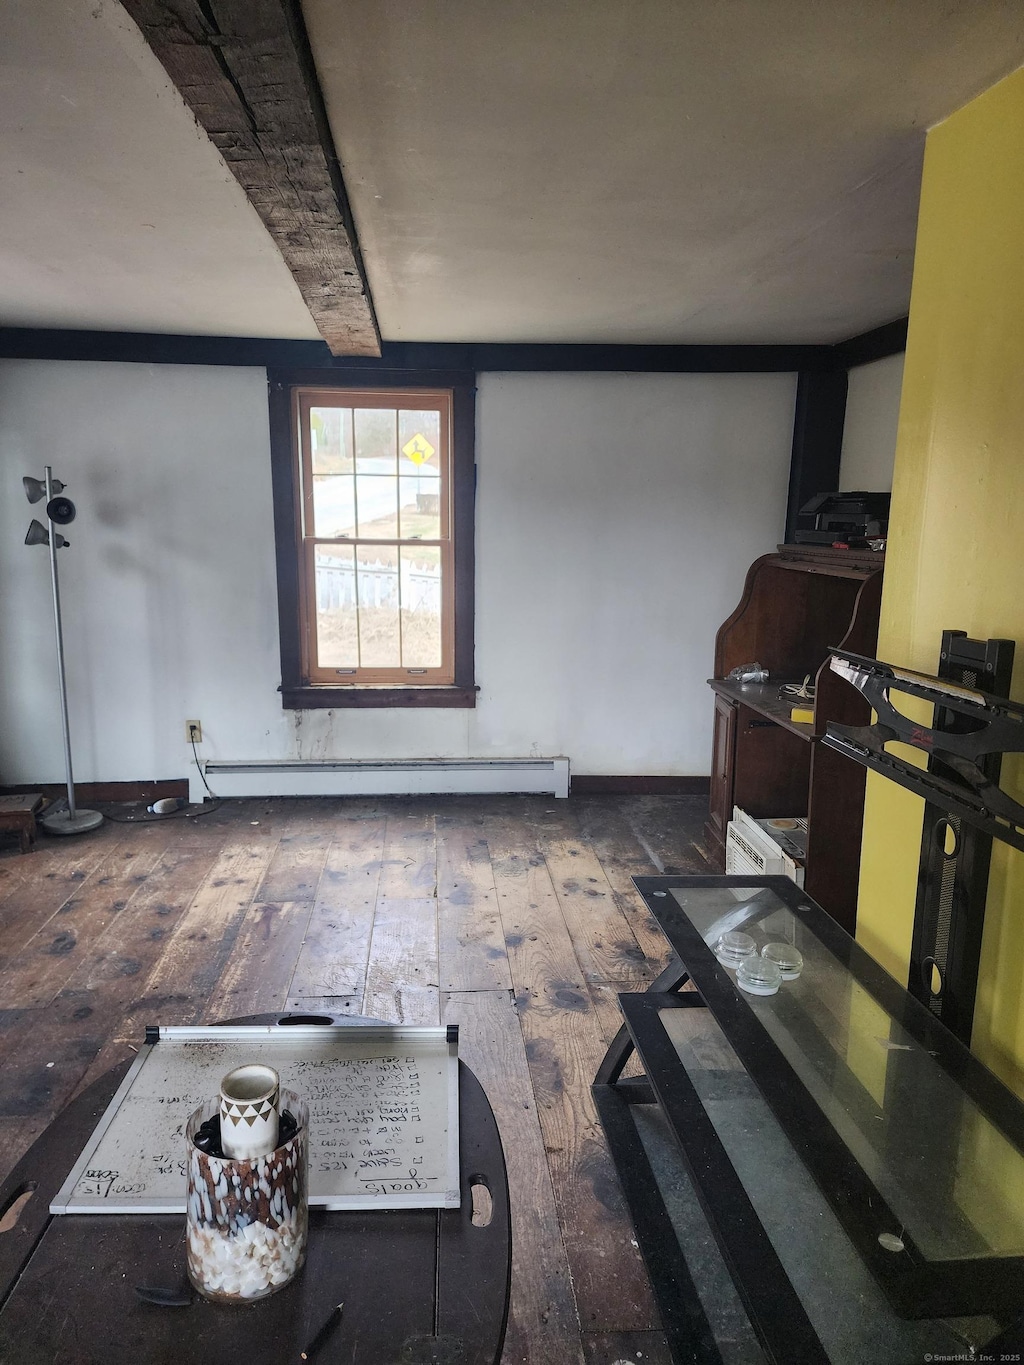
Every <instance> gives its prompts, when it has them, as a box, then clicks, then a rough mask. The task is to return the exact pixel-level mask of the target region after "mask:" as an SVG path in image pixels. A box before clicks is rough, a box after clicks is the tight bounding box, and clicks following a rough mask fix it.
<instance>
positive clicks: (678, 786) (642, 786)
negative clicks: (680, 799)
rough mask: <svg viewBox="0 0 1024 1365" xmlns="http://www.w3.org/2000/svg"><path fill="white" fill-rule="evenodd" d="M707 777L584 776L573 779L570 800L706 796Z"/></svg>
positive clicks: (709, 779) (586, 774) (707, 789)
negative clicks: (589, 797) (593, 797)
mask: <svg viewBox="0 0 1024 1365" xmlns="http://www.w3.org/2000/svg"><path fill="white" fill-rule="evenodd" d="M710 793H711V778H710V777H664V776H657V775H655V776H638V777H633V776H627V777H616V776H612V775H606V774H604V773H583V774H580V775H579V776H577V775H576V774H575V773H574V774H573V777H572V794H573V796H592V795H597V794H601V795H608V796H709V795H710Z"/></svg>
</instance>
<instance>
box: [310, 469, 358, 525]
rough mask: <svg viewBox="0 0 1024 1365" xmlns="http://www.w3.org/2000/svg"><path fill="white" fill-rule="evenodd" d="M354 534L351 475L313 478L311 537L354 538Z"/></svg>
mask: <svg viewBox="0 0 1024 1365" xmlns="http://www.w3.org/2000/svg"><path fill="white" fill-rule="evenodd" d="M355 533H356V505H355V482H354V480H353V478H352V475H351V474H315V475H314V476H313V534H314V535H315V536H324V537H330V536H354V535H355Z"/></svg>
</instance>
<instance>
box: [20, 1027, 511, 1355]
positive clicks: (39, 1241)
mask: <svg viewBox="0 0 1024 1365" xmlns="http://www.w3.org/2000/svg"><path fill="white" fill-rule="evenodd" d="M289 1020H290V1021H292V1022H294V1023H300V1022H301V1023H312V1022H318V1023H323V1024H345V1025H353V1026H356V1027H358V1026H359V1025H360V1024H379V1023H380V1022H381V1021H379V1020H368V1019H367V1020H363V1019H352V1018H350V1017H345V1016H333V1017H332V1016H330V1015H317V1016H310V1015H294V1014H293V1015H287V1014H285V1015H277V1014H260V1015H254V1016H250V1017H249V1018H245V1019H232V1020H229V1021H226V1022H229V1023H232V1024H273V1023H282V1024H283V1023H286V1022H287V1021H289ZM128 1065H129V1064H128V1063H127V1062H125V1063H124V1064H123V1065H121V1066H119V1067H116V1068H115V1069H114V1070H112V1071H110V1072H108V1073H107V1075H105V1076H103V1077H102V1078H101V1079H100V1080H98V1081H96V1083H95V1084H94V1085H92V1086H90V1087H89V1089H88V1090H86V1091H84V1092H83V1093H82V1094H81V1095H80V1096H79V1097H78V1098H77V1099H75V1100H73V1101H72V1102H71V1104H69V1105H68V1106H67V1108H66V1109H64V1110H63V1111H62V1112H61V1113H60V1114H59V1115H58V1116H57V1117H56V1118H55V1119H54V1121H53V1123H51V1124H50V1126H49V1128H47V1130H46V1132H45V1133H43V1134H42V1136H41V1137H39V1139H38V1140H37V1141H36V1142H35V1143H34V1144H33V1146H32V1147H31V1148H30V1149H29V1150H28V1152H26V1153H25V1155H24V1157H23V1158H22V1159H21V1161H20V1162H19V1163H18V1165H17V1166H16V1167H15V1169H14V1170H13V1171H12V1172H11V1174H10V1176H9V1177H8V1179H7V1180H6V1181H5V1182H4V1184H3V1186H2V1188H0V1220H2V1219H3V1215H4V1213H5V1212H6V1211H7V1210H9V1209H11V1208H12V1206H13V1205H14V1204H15V1203H16V1202H17V1201H18V1199H19V1198H20V1197H21V1196H22V1195H24V1194H25V1193H26V1192H27V1191H31V1194H30V1197H29V1198H28V1199H27V1200H25V1202H24V1203H23V1205H22V1206H21V1208H20V1210H19V1213H18V1218H17V1222H16V1223H15V1224H14V1226H13V1227H12V1228H10V1229H9V1230H8V1231H6V1232H0V1305H2V1307H0V1361H2V1362H4V1365H179V1362H192V1361H195V1362H204V1365H205V1362H210V1365H286V1362H289V1361H294V1362H296V1365H300V1362H301V1352H302V1351H303V1349H304V1348H305V1347H306V1346H308V1345H309V1343H310V1342H311V1341H312V1339H313V1338H314V1337H315V1336H316V1334H317V1332H318V1330H319V1329H320V1327H321V1326H322V1325H323V1324H324V1322H325V1321H326V1320H327V1318H328V1317H329V1316H330V1314H331V1312H332V1310H333V1308H334V1306H335V1305H336V1304H339V1303H344V1305H345V1307H344V1312H343V1314H342V1316H341V1320H340V1322H339V1323H338V1325H337V1327H336V1329H335V1330H334V1331H333V1332H331V1334H330V1336H329V1337H328V1339H327V1340H326V1341H325V1343H324V1344H323V1346H322V1347H321V1348H320V1350H319V1351H318V1352H317V1353H316V1360H317V1362H321V1363H322V1365H341V1362H344V1363H345V1365H495V1363H496V1362H497V1361H498V1360H499V1359H500V1356H501V1349H502V1344H503V1341H504V1337H505V1323H506V1319H507V1316H508V1299H509V1274H510V1265H511V1224H510V1220H509V1202H508V1181H507V1176H506V1171H505V1160H504V1155H503V1153H502V1149H501V1139H500V1137H499V1135H498V1129H497V1125H496V1124H495V1122H494V1115H493V1114H492V1112H491V1107H490V1104H489V1103H488V1101H487V1096H486V1095H485V1094H484V1092H483V1089H482V1088H481V1086H480V1083H479V1081H477V1079H476V1077H475V1076H474V1075H473V1073H472V1072H471V1071H470V1070H469V1068H468V1067H467V1066H466V1065H465V1064H464V1063H462V1062H460V1063H459V1147H460V1167H461V1188H462V1204H461V1207H460V1208H458V1209H402V1210H389V1211H379V1212H373V1211H364V1210H358V1211H355V1210H348V1211H345V1212H340V1213H339V1212H327V1211H326V1210H324V1209H319V1208H314V1209H310V1213H309V1248H308V1253H307V1258H306V1264H305V1267H304V1269H303V1270H302V1271H301V1272H300V1273H299V1274H298V1275H297V1276H296V1278H295V1280H294V1281H293V1282H292V1283H291V1284H289V1285H287V1286H286V1287H285V1288H284V1289H282V1290H280V1291H279V1292H278V1293H277V1294H274V1295H272V1296H271V1297H270V1298H267V1299H263V1300H261V1301H260V1302H258V1303H254V1304H247V1305H243V1306H235V1305H223V1304H213V1303H207V1302H206V1301H205V1300H204V1299H201V1298H199V1297H198V1295H197V1296H195V1297H193V1299H192V1301H191V1302H190V1303H188V1304H187V1306H183V1307H163V1306H158V1305H156V1304H153V1303H149V1302H144V1301H143V1300H142V1299H140V1297H139V1296H138V1294H137V1293H136V1287H137V1286H157V1287H166V1288H168V1289H171V1290H175V1289H178V1290H180V1289H186V1291H187V1280H186V1275H185V1248H184V1232H185V1220H184V1216H183V1215H181V1214H175V1215H159V1216H155V1215H149V1214H119V1215H118V1214H77V1215H76V1214H64V1215H60V1216H51V1214H50V1212H49V1205H50V1201H51V1200H52V1199H53V1197H54V1195H55V1194H56V1193H57V1191H58V1190H59V1189H60V1187H61V1185H62V1183H63V1182H64V1180H65V1178H66V1176H67V1174H68V1172H69V1171H70V1169H71V1167H72V1166H73V1165H74V1162H75V1161H76V1160H77V1158H78V1156H79V1155H80V1153H81V1151H82V1148H83V1147H84V1146H85V1143H86V1141H87V1140H88V1138H89V1136H90V1134H91V1133H92V1131H93V1129H94V1127H95V1126H96V1123H97V1122H98V1121H99V1118H100V1116H101V1115H102V1113H103V1111H104V1110H105V1108H106V1106H107V1104H108V1103H109V1101H110V1098H111V1096H112V1095H113V1094H114V1091H115V1090H116V1089H117V1086H118V1085H119V1084H120V1081H121V1078H122V1077H123V1076H124V1073H125V1071H126V1070H127V1068H128ZM474 1186H482V1187H483V1188H484V1189H486V1190H487V1191H488V1192H489V1195H490V1200H489V1204H490V1209H489V1218H488V1220H487V1221H486V1223H485V1222H484V1221H483V1219H484V1217H486V1212H487V1211H486V1205H487V1203H488V1201H487V1200H486V1198H485V1199H483V1200H481V1199H480V1198H479V1196H478V1199H477V1204H478V1211H477V1223H474V1221H473V1205H474V1200H473V1195H472V1190H473V1187H474ZM480 1206H483V1212H481V1207H480Z"/></svg>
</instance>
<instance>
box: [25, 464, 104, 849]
mask: <svg viewBox="0 0 1024 1365" xmlns="http://www.w3.org/2000/svg"><path fill="white" fill-rule="evenodd" d="M22 483H23V485H24V487H25V496H26V497H27V498H28V500H29V502H39V501H40V500H41V499H42V498H45V499H46V517H47V521H48V527H47V526H44V525H43V524H42V522H40V521H36V519H35V518H34V517H33V519H32V523H31V525H30V526H29V528H28V534H27V535H26V537H25V544H26V545H47V546H49V549H50V582H51V584H52V587H53V624H54V630H55V632H56V635H57V675H58V677H59V679H60V720H61V727H62V729H63V732H64V766H65V769H66V771H67V781H68V808H67V810H57V811H54V812H53V813H52V814H50V815H44V816H43V817H42V818H41V819H40V821H39V823H40V824H41V825H42V827H43V829H45V830H46V832H47V833H48V834H86V833H87V832H88V831H89V830H91V829H95V828H96V827H97V826H98V825H101V824H102V823H103V816H102V815H101V814H100V813H99V811H98V810H78V809H76V807H75V779H74V775H73V773H72V771H71V729H70V726H69V725H68V688H67V679H66V677H65V674H64V633H63V631H62V630H61V623H60V584H59V581H58V577H57V551H58V550H59V549H61V548H62V547H63V546H65V545H67V544H68V542H67V541H66V540H65V539H64V537H63V536H62V535H61V534H60V532H59V531H58V530H57V527H58V526H66V525H67V524H68V522H70V521H74V519H75V504H74V503H73V502H72V501H71V499H70V498H65V497H61V496H60V495H61V494H62V493H63V492H64V485H63V484H62V483H61V481H60V479H55V478H54V477H53V470H52V469H51V468H50V466H49V465H47V466H46V477H45V478H44V479H33V478H32V477H31V476H29V475H26V476H25V478H24V479H22Z"/></svg>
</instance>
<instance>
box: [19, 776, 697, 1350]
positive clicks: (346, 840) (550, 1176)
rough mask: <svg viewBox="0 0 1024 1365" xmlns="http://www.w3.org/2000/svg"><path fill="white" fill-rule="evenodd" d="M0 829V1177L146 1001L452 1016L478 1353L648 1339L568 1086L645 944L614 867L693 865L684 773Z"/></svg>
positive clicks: (427, 1019) (610, 1172) (583, 1085)
mask: <svg viewBox="0 0 1024 1365" xmlns="http://www.w3.org/2000/svg"><path fill="white" fill-rule="evenodd" d="M108 809H109V810H110V812H111V813H112V814H114V815H118V816H120V817H121V820H120V822H114V821H109V822H108V823H106V824H105V825H104V826H103V827H102V828H101V829H100V830H98V831H97V832H96V833H94V834H90V835H87V836H83V837H82V839H80V840H47V839H41V840H40V841H39V843H38V845H37V851H36V852H35V853H32V854H28V855H24V856H23V855H20V854H19V853H18V852H17V851H16V845H6V844H5V845H4V846H3V848H2V849H0V1176H3V1175H5V1174H6V1173H7V1171H8V1170H9V1169H10V1168H11V1167H12V1166H13V1165H14V1164H15V1162H16V1161H17V1160H18V1158H19V1157H20V1156H21V1154H22V1152H23V1151H24V1150H25V1149H26V1148H27V1147H28V1146H29V1144H30V1143H31V1142H32V1141H33V1140H34V1139H35V1138H36V1137H37V1136H38V1134H39V1133H40V1132H41V1131H42V1130H43V1129H44V1128H45V1127H46V1125H47V1124H48V1123H49V1121H50V1120H51V1119H52V1118H53V1117H54V1115H55V1114H56V1113H58V1112H59V1110H60V1109H61V1108H62V1107H63V1105H64V1104H66V1103H67V1101H68V1100H69V1099H70V1098H71V1097H72V1096H73V1095H74V1094H76V1093H77V1092H78V1091H79V1090H80V1089H81V1088H82V1087H83V1086H84V1085H86V1084H88V1083H89V1082H90V1081H91V1080H93V1079H95V1077H96V1076H98V1075H101V1074H102V1073H103V1072H104V1071H105V1070H107V1069H108V1068H109V1067H110V1066H112V1065H113V1064H114V1063H115V1062H117V1061H119V1060H121V1059H122V1058H124V1057H127V1056H128V1055H130V1052H131V1051H132V1050H133V1049H134V1048H135V1047H137V1045H138V1041H139V1039H140V1037H141V1035H142V1033H143V1030H144V1028H145V1025H146V1024H147V1023H163V1024H178V1023H187V1022H213V1021H215V1020H217V1019H223V1018H229V1017H232V1016H235V1015H240V1014H251V1013H256V1012H260V1011H269V1010H275V1009H281V1008H284V1007H286V1006H287V1007H290V1008H292V1009H302V1010H322V1009H329V1010H333V1011H334V1012H337V1013H342V1012H344V1013H355V1014H357V1013H366V1014H372V1015H376V1016H378V1017H380V1018H384V1019H389V1020H393V1021H396V1022H398V1021H401V1022H406V1023H412V1024H437V1023H440V1022H458V1023H459V1024H460V1025H461V1033H460V1038H461V1042H460V1052H461V1055H462V1056H463V1057H464V1059H465V1060H466V1062H467V1063H468V1065H469V1066H470V1067H472V1069H473V1070H474V1071H475V1072H476V1074H477V1076H478V1077H479V1078H480V1080H481V1082H482V1083H483V1085H484V1087H485V1089H486V1090H487V1094H488V1096H489V1098H490V1101H491V1104H492V1106H493V1108H494V1111H495V1115H496V1117H497V1120H498V1126H499V1128H500V1130H501V1134H502V1139H503V1142H504V1145H505V1151H506V1156H507V1159H508V1167H509V1183H510V1187H511V1191H512V1217H513V1282H512V1314H511V1319H510V1323H509V1331H508V1338H507V1342H506V1348H505V1356H504V1365H513V1363H514V1365H520V1362H528V1363H529V1365H584V1362H586V1365H605V1363H606V1362H607V1363H608V1365H611V1362H616V1361H621V1360H630V1361H635V1360H643V1362H644V1365H663V1362H667V1361H668V1353H667V1349H666V1346H665V1341H664V1337H663V1336H662V1333H661V1331H660V1328H659V1321H658V1315H657V1310H656V1308H655V1306H654V1303H653V1301H652V1298H651V1293H650V1288H649V1285H648V1282H647V1277H646V1274H645V1272H644V1269H643V1265H642V1262H641V1260H640V1257H639V1253H638V1252H637V1248H636V1243H635V1239H634V1237H633V1232H632V1227H631V1224H630V1221H629V1218H628V1215H627V1214H626V1212H625V1208H624V1205H623V1201H622V1196H621V1193H620V1190H619V1186H618V1182H617V1180H616V1178H615V1173H614V1169H613V1167H612V1165H611V1162H610V1159H609V1156H608V1153H607V1149H606V1147H605V1143H604V1139H603V1135H602V1132H601V1128H600V1125H599V1123H598V1120H597V1116H596V1114H595V1111H594V1107H593V1104H592V1102H591V1096H590V1082H591V1081H592V1079H593V1076H594V1073H595V1072H596V1070H597V1067H598V1064H599V1062H600V1060H601V1057H602V1055H603V1053H604V1050H605V1048H606V1047H607V1045H608V1042H609V1041H610V1039H611V1037H612V1036H613V1034H614V1032H615V1029H616V1027H617V1022H618V1015H617V1006H616V1004H615V994H616V992H617V991H619V990H634V989H643V988H644V986H645V985H646V984H647V983H648V982H649V981H650V980H651V979H652V978H653V977H654V976H655V975H657V973H658V972H659V971H660V970H661V968H662V967H663V966H664V963H665V960H666V956H667V951H666V944H665V940H664V938H663V936H662V934H661V932H660V930H659V929H658V927H657V925H656V924H655V923H654V921H653V920H652V919H651V917H650V915H649V914H648V913H647V912H646V909H645V907H644V905H643V903H642V902H641V901H640V900H639V898H638V896H637V895H636V892H635V890H634V888H633V886H632V884H631V882H630V878H631V877H632V876H633V875H638V874H645V873H652V872H701V871H707V870H708V867H707V864H706V863H705V861H704V859H703V857H702V855H701V853H700V851H699V848H698V847H697V846H696V845H695V842H694V841H695V840H696V839H698V838H699V831H700V828H701V825H702V823H703V820H704V816H705V813H706V802H705V801H704V800H703V799H701V798H695V797H600V796H591V797H573V798H570V799H569V800H568V801H556V800H554V799H553V798H551V797H545V796H540V797H511V796H507V797H438V798H428V797H420V798H409V799H406V798H386V799H365V800H332V799H318V800H291V801H283V800H264V801H231V802H224V803H223V804H222V805H221V806H220V807H219V808H218V809H216V810H215V811H213V812H212V813H211V814H208V815H205V816H202V817H201V818H196V819H192V818H189V819H185V818H182V817H175V818H170V819H165V820H162V821H151V822H147V823H125V822H124V816H125V815H126V814H129V813H130V811H129V808H126V807H110V808H108Z"/></svg>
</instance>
